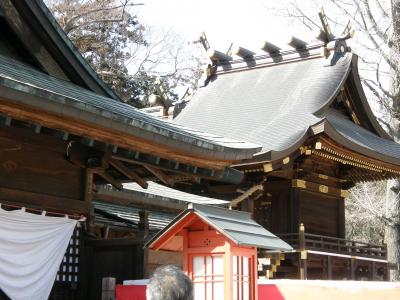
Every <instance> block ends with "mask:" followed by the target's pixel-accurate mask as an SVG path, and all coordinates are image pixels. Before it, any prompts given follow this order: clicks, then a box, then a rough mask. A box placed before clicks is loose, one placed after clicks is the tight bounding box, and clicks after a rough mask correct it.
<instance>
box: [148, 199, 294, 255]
mask: <svg viewBox="0 0 400 300" xmlns="http://www.w3.org/2000/svg"><path fill="white" fill-rule="evenodd" d="M192 212H194V213H195V214H196V215H198V216H199V217H200V218H201V219H202V220H204V221H205V222H207V223H208V224H209V225H211V226H213V227H214V229H216V230H218V231H219V232H221V233H222V234H223V235H225V236H226V237H227V238H228V239H230V240H231V241H232V242H234V243H235V244H236V245H240V246H250V247H257V248H261V249H268V250H283V251H290V250H292V249H293V248H292V247H291V246H290V245H289V244H287V243H286V242H284V241H283V240H281V239H280V238H278V237H277V236H275V235H274V234H272V233H271V232H269V231H268V230H266V229H265V228H264V227H262V226H261V225H259V224H258V223H256V222H255V221H254V220H253V219H252V218H251V214H250V213H247V212H243V211H236V210H228V209H224V208H220V207H213V206H207V205H199V204H191V205H189V208H188V209H187V210H185V211H184V212H182V213H181V214H180V215H178V216H177V217H176V218H175V219H174V220H173V221H171V222H170V223H169V224H168V226H167V227H165V228H164V229H163V230H161V231H160V232H158V233H157V234H156V235H155V236H154V237H152V238H151V240H150V241H149V242H148V243H147V244H146V247H150V248H151V245H152V244H153V243H154V242H155V241H156V240H157V239H158V238H159V237H160V236H161V235H163V234H164V233H165V232H167V231H168V230H169V228H171V227H172V226H173V225H174V224H176V223H177V222H179V220H181V219H182V218H183V217H184V216H186V215H187V214H189V213H192Z"/></svg>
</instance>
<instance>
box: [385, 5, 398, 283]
mask: <svg viewBox="0 0 400 300" xmlns="http://www.w3.org/2000/svg"><path fill="white" fill-rule="evenodd" d="M391 5H392V7H391V8H392V25H393V26H392V32H391V38H390V41H389V47H390V51H391V53H390V56H391V60H392V61H393V62H394V63H395V65H396V66H398V63H399V55H400V40H399V37H400V0H391ZM390 84H391V86H390V92H391V94H392V95H395V97H394V98H393V99H392V100H393V105H392V108H393V112H394V117H393V118H392V120H391V127H392V129H393V135H394V136H393V138H394V140H395V141H396V142H397V143H399V142H400V117H399V112H400V95H399V91H400V88H399V87H400V74H399V70H391V83H390ZM387 191H388V192H387V194H386V217H387V218H388V222H387V224H386V227H385V241H386V244H387V250H388V261H389V263H391V264H395V265H396V266H397V267H396V268H395V269H391V270H390V272H389V277H390V280H391V281H399V280H400V195H399V193H400V179H394V180H389V181H388V189H387Z"/></svg>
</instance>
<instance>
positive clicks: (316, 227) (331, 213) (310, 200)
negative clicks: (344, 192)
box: [299, 190, 345, 238]
mask: <svg viewBox="0 0 400 300" xmlns="http://www.w3.org/2000/svg"><path fill="white" fill-rule="evenodd" d="M299 218H300V223H303V224H304V226H305V231H306V233H313V234H319V235H326V236H332V237H339V238H344V237H345V236H344V235H345V232H344V231H345V230H344V225H345V224H344V221H345V220H344V199H343V198H339V197H333V196H330V195H327V194H322V193H317V192H311V191H307V190H299Z"/></svg>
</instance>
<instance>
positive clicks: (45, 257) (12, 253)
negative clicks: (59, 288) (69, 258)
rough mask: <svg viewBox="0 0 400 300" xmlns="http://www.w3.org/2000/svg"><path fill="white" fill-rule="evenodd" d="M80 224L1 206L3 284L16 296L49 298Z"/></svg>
mask: <svg viewBox="0 0 400 300" xmlns="http://www.w3.org/2000/svg"><path fill="white" fill-rule="evenodd" d="M76 224H77V221H76V220H72V219H67V218H63V217H47V216H44V215H36V214H31V213H28V212H25V211H23V210H14V211H6V210H4V209H2V208H1V207H0V288H1V289H2V290H3V292H4V293H5V294H6V295H7V296H8V297H10V298H11V299H13V300H25V299H29V300H41V299H47V298H48V297H49V294H50V292H51V289H52V286H53V284H54V281H55V278H56V275H57V271H58V269H59V266H60V264H61V261H62V259H63V257H64V254H65V251H66V249H67V247H68V244H69V240H70V239H71V236H72V234H73V231H74V228H75V226H76Z"/></svg>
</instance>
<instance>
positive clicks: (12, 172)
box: [0, 125, 85, 210]
mask: <svg viewBox="0 0 400 300" xmlns="http://www.w3.org/2000/svg"><path fill="white" fill-rule="evenodd" d="M67 145H68V142H67V141H63V140H62V139H60V138H56V137H51V136H48V135H45V134H40V133H35V132H34V130H33V129H32V128H18V127H15V126H5V125H2V126H0V190H1V193H0V200H1V201H5V200H8V201H16V202H24V203H26V204H29V203H30V202H31V201H32V202H31V203H32V204H35V205H36V206H41V207H43V208H46V207H48V206H50V207H55V206H54V205H53V204H55V202H54V203H52V201H55V200H58V202H59V203H58V204H57V205H58V206H60V207H58V208H59V209H60V210H62V208H63V206H65V208H66V209H67V208H68V207H69V204H71V205H72V203H73V202H78V201H71V203H68V202H67V201H68V199H71V200H82V199H83V194H84V183H85V173H84V169H83V168H81V167H79V166H77V165H75V164H73V163H71V162H70V161H68V160H67V159H66V150H67ZM79 155H84V153H79ZM41 196H42V197H41ZM46 196H48V197H46ZM79 202H81V201H79ZM52 205H53V206H52Z"/></svg>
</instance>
